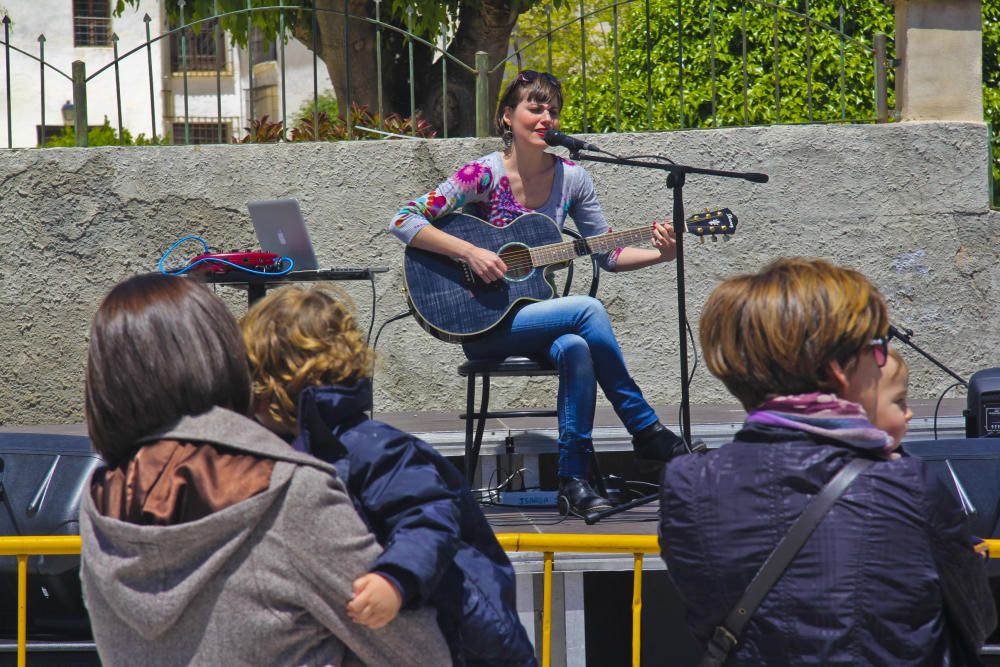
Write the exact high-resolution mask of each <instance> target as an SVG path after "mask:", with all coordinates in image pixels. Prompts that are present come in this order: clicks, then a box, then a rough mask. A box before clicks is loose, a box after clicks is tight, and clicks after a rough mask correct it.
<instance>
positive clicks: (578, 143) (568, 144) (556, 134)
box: [545, 130, 604, 153]
mask: <svg viewBox="0 0 1000 667" xmlns="http://www.w3.org/2000/svg"><path fill="white" fill-rule="evenodd" d="M545 143H547V144H548V145H549V146H562V147H563V148H568V149H569V150H570V151H572V152H576V151H593V152H595V153H603V152H604V151H602V150H601V149H600V148H598V147H597V146H595V145H594V144H590V143H587V142H586V141H584V140H583V139H577V138H576V137H571V136H569V135H568V134H563V133H562V132H560V131H559V130H546V131H545Z"/></svg>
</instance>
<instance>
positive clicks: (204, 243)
mask: <svg viewBox="0 0 1000 667" xmlns="http://www.w3.org/2000/svg"><path fill="white" fill-rule="evenodd" d="M191 240H195V241H200V242H201V245H202V250H204V251H205V252H208V242H207V241H205V239H203V238H201V237H200V236H185V237H184V238H182V239H178V240H177V241H176V242H175V243H174V244H173V245H172V246H170V247H169V248H167V251H166V252H165V253H163V255H161V256H160V261H159V263H158V266H159V268H160V273H162V274H164V275H168V276H179V275H182V274H184V273H187V272H188V271H190V270H191V269H193V268H194V267H196V266H198V265H199V264H202V263H203V262H213V263H215V264H223V265H226V266H231V267H233V268H234V269H239V270H240V271H244V272H246V273H251V274H254V275H257V276H283V275H285V274H286V273H289V272H290V271H291V270H292V269H293V268H294V267H295V262H294V261H293V260H292V258H291V257H279V258H278V260H279V261H281V262H288V266H287V267H286V268H284V269H282V270H281V271H258V270H257V269H250V268H247V267H245V266H240V265H239V264H236V263H235V262H230V261H229V260H225V259H221V258H219V257H205V258H204V259H199V260H198V261H197V262H194V263H192V264H188V265H187V266H185V267H184V268H183V269H178V270H177V271H168V270H167V269H166V268H164V266H163V263H164V262H166V261H167V257H169V256H170V253H172V252H173V251H174V249H175V248H176V247H177V246H179V245H180V244H182V243H184V242H185V241H191Z"/></svg>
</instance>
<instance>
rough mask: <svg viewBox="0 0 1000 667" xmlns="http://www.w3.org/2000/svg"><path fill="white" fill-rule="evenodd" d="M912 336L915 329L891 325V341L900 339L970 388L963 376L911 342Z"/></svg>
mask: <svg viewBox="0 0 1000 667" xmlns="http://www.w3.org/2000/svg"><path fill="white" fill-rule="evenodd" d="M912 335H913V329H907V328H905V327H897V326H894V325H892V324H890V325H889V339H890V340H892V339H893V338H898V339H899V340H901V341H903V342H904V343H906V344H907V345H909V346H910V347H911V348H913V349H914V350H916V351H917V352H919V353H920V354H922V355H923V356H924V358H925V359H927V360H928V361H929V362H931V363H932V364H934V365H935V366H937V367H938V368H940V369H941V370H943V371H944V372H945V373H947V374H948V375H950V376H952V377H953V378H955V379H956V380H958V381H959V382H961V383H962V386H965V387H968V386H969V383H968V382H966V381H965V379H964V378H962V376H961V375H959V374H958V373H956V372H955V371H953V370H951V369H950V368H948V367H947V366H945V365H944V364H942V363H941V362H940V361H938V360H937V359H935V358H934V357H932V356H931V355H929V354H928V353H927V352H924V351H923V350H922V349H920V348H919V347H918V346H917V344H916V343H914V342H913V341H912V340H910V336H912Z"/></svg>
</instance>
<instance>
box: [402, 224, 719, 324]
mask: <svg viewBox="0 0 1000 667" xmlns="http://www.w3.org/2000/svg"><path fill="white" fill-rule="evenodd" d="M737 222H738V221H737V219H736V216H735V215H734V214H733V212H732V211H730V210H729V209H728V208H724V209H720V210H717V211H705V212H704V213H698V214H695V215H692V216H690V217H689V218H688V219H687V220H686V221H685V225H686V229H687V231H688V232H689V233H691V234H694V235H696V236H700V237H702V238H703V239H704V237H706V236H711V237H712V239H713V240H715V239H716V238H717V237H719V236H722V237H723V238H726V239H728V237H729V235H731V234H734V233H735V232H736V225H737ZM431 224H433V225H434V226H435V227H437V228H438V229H440V230H441V231H443V232H447V233H448V234H451V235H453V236H457V237H459V238H461V239H464V240H466V241H468V242H469V243H472V244H473V245H476V246H478V247H480V248H485V249H487V250H491V251H493V252H495V253H496V254H497V255H499V256H500V259H502V260H503V262H504V264H506V265H507V273H506V274H505V275H504V277H503V278H502V279H500V280H495V281H493V282H492V283H485V282H483V281H482V280H481V279H480V278H479V277H478V276H477V275H476V274H475V273H474V272H473V270H472V268H471V267H470V266H469V265H468V264H466V263H465V262H462V261H460V260H457V259H454V258H451V257H447V256H445V255H441V254H438V253H434V252H429V251H426V250H420V249H418V248H414V247H412V246H407V248H406V251H405V254H404V258H403V276H404V279H405V281H406V292H407V298H408V299H409V302H410V306H411V309H412V311H413V314H414V316H415V317H416V319H417V322H419V323H420V326H422V327H423V328H424V329H426V330H427V331H428V332H430V333H431V335H433V336H435V337H436V338H440V339H441V340H444V341H448V342H463V341H466V340H471V339H473V338H476V337H479V336H483V335H485V334H487V333H489V332H490V330H491V329H492V328H493V327H495V326H496V325H497V324H499V323H500V322H501V321H502V320H503V319H504V317H506V316H507V314H508V313H509V312H510V310H511V309H512V308H513V307H514V306H515V305H517V304H518V303H519V302H522V301H544V300H546V299H550V298H552V297H553V296H555V293H556V292H555V288H554V285H553V282H552V281H551V279H550V274H551V272H552V270H553V267H554V266H555V265H562V264H566V263H567V262H569V261H572V260H573V259H576V258H577V257H587V256H589V255H593V254H596V253H604V252H610V251H612V250H614V249H615V248H621V247H624V246H629V245H640V244H643V243H645V242H648V241H649V239H650V238H652V235H653V227H652V225H646V226H644V227H636V228H635V229H627V230H624V231H620V232H609V233H607V234H601V235H599V236H590V237H587V238H583V239H577V240H573V241H565V240H564V237H563V235H562V232H561V231H560V230H559V227H558V226H557V225H556V223H555V222H553V221H552V219H551V218H549V217H548V216H545V215H542V214H541V213H526V214H524V215H522V216H520V217H519V218H517V219H516V220H514V221H513V222H511V223H510V224H509V225H507V226H505V227H496V226H494V225H492V224H490V223H488V222H486V221H485V220H481V219H479V218H477V217H475V216H472V215H468V214H465V213H452V214H450V215H447V216H445V217H443V218H441V219H439V220H434V221H433V222H432V223H431Z"/></svg>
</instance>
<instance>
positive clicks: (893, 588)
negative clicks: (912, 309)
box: [660, 259, 996, 667]
mask: <svg viewBox="0 0 1000 667" xmlns="http://www.w3.org/2000/svg"><path fill="white" fill-rule="evenodd" d="M888 328H889V319H888V313H887V310H886V305H885V301H884V300H883V299H882V295H881V294H879V292H878V290H876V289H875V287H874V286H873V285H872V284H871V283H870V282H869V281H868V280H867V279H866V278H865V277H864V276H862V275H861V274H859V273H858V272H856V271H853V270H850V269H844V268H840V267H835V266H833V265H831V264H829V263H827V262H824V261H822V260H808V259H782V260H778V261H776V262H774V263H772V264H771V265H769V266H767V267H765V268H764V269H763V270H762V271H761V272H760V273H757V274H755V275H744V276H738V277H735V278H731V279H729V280H726V281H724V282H723V283H722V284H721V285H719V286H718V287H717V288H716V289H715V291H714V292H713V293H712V294H711V296H710V297H709V299H708V301H707V302H706V304H705V308H704V310H703V311H702V317H701V331H700V335H701V346H702V350H703V352H704V356H705V363H706V365H707V366H708V369H709V370H710V371H711V372H712V374H713V375H715V376H716V377H718V378H719V379H720V380H722V382H723V383H724V384H725V385H726V388H727V389H729V391H730V392H732V394H733V395H734V396H736V398H737V399H739V400H740V402H741V403H742V404H743V407H744V408H745V409H746V410H747V413H748V415H747V419H746V423H745V424H744V425H743V429H742V430H741V431H740V432H739V433H737V434H736V439H735V441H734V442H732V443H730V444H727V445H724V446H722V447H720V448H719V449H716V450H714V451H712V452H710V453H708V454H705V455H704V456H688V457H684V458H682V459H678V460H676V461H673V462H672V463H670V465H668V466H667V468H666V469H665V470H664V474H663V485H662V490H661V513H660V540H661V542H660V543H661V547H662V552H663V559H664V561H666V563H667V569H668V571H669V572H670V575H671V577H672V578H673V580H674V583H675V584H676V585H677V587H678V589H679V590H680V592H681V595H682V596H683V598H684V600H685V603H686V605H687V623H688V626H689V628H690V629H691V630H692V632H693V633H694V635H695V637H696V638H697V639H698V640H699V641H701V642H702V644H707V643H708V642H709V639H710V638H711V637H712V636H713V634H715V632H716V628H717V627H718V626H719V625H720V624H721V623H722V621H723V619H725V618H726V617H727V615H728V614H729V613H730V612H731V611H733V608H734V607H735V606H736V603H737V600H739V599H740V598H741V597H742V595H743V592H744V591H745V590H746V588H747V586H748V585H749V584H750V582H751V580H752V579H753V578H754V576H755V574H756V573H757V571H758V570H759V569H760V567H761V565H762V564H763V562H764V559H765V558H766V557H767V556H768V554H770V553H771V552H772V551H773V550H774V548H775V546H776V545H777V544H778V542H779V540H781V539H782V538H783V537H784V536H785V535H786V533H788V531H789V528H790V526H791V525H792V524H793V523H794V522H795V521H796V520H797V519H798V518H799V516H800V515H801V514H802V512H803V508H804V507H805V506H806V504H807V503H808V502H809V501H810V500H811V499H812V498H814V497H815V496H816V495H817V494H818V493H819V492H820V490H821V489H822V488H823V487H824V486H825V485H826V484H827V483H828V482H829V481H830V480H831V479H832V478H833V477H834V475H836V474H837V473H838V472H839V471H840V470H841V469H842V468H844V466H846V465H847V464H848V463H849V462H850V461H852V460H855V459H859V458H863V459H871V460H873V461H875V463H874V464H873V465H871V466H870V467H869V468H867V469H866V470H864V471H863V472H862V473H861V474H860V475H859V476H858V477H857V478H856V479H854V480H853V481H852V482H851V483H850V484H849V485H848V486H847V489H846V491H845V492H844V493H843V495H841V496H840V498H839V499H838V500H837V502H836V503H835V504H834V506H833V507H832V509H831V510H830V511H829V512H828V513H827V514H826V515H825V516H824V518H823V519H822V521H821V522H820V523H819V525H818V526H817V527H816V529H815V531H814V532H813V533H812V535H811V536H810V537H809V539H808V540H807V541H806V542H805V545H804V546H803V547H802V549H801V550H800V551H799V552H798V554H797V555H796V556H795V557H794V558H793V559H792V561H791V563H790V565H789V566H788V567H787V568H786V569H785V570H784V573H783V574H782V576H781V577H780V578H779V579H778V580H777V583H776V584H775V585H774V586H773V587H772V588H771V589H770V591H769V592H768V593H767V594H766V596H765V597H764V599H763V602H762V603H761V604H760V606H759V607H758V608H757V610H756V611H755V612H754V613H753V614H752V616H750V619H749V621H748V623H747V624H746V626H745V628H744V630H743V633H742V636H741V637H740V640H739V644H738V645H737V646H736V648H735V649H733V650H732V652H731V653H730V654H729V660H728V661H727V662H726V663H725V664H726V665H733V666H737V665H951V666H953V667H954V666H956V665H971V664H978V661H977V660H976V658H975V655H976V653H977V652H978V651H979V647H980V646H981V644H982V642H983V640H984V639H985V638H986V636H987V635H988V634H989V632H990V631H991V630H992V628H993V627H994V625H995V624H996V615H995V609H994V605H993V600H992V598H991V595H990V589H989V586H988V583H987V579H986V571H985V564H984V562H983V559H982V558H981V557H980V556H979V555H978V554H977V553H976V551H975V550H974V549H973V543H972V540H971V538H970V536H969V533H968V529H967V528H966V526H965V520H964V516H963V513H962V509H961V507H960V506H959V504H958V502H957V500H956V499H955V498H954V497H953V496H952V494H951V493H950V492H949V491H948V489H947V488H945V487H944V486H943V485H942V484H941V483H940V481H939V480H937V479H936V478H935V477H933V476H932V475H931V474H929V472H928V470H927V468H926V466H925V465H924V464H923V462H922V461H921V460H920V459H917V458H913V457H908V456H903V457H901V456H900V455H899V454H898V453H897V452H895V451H894V449H895V448H896V447H897V446H898V443H894V441H893V439H892V437H890V436H889V435H888V434H887V433H885V432H883V431H880V430H878V429H877V428H876V427H875V426H873V425H872V423H871V419H872V418H874V417H875V415H876V409H877V403H878V386H879V378H880V374H881V367H882V366H884V365H885V363H886V359H887V358H888V342H887V336H888Z"/></svg>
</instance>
